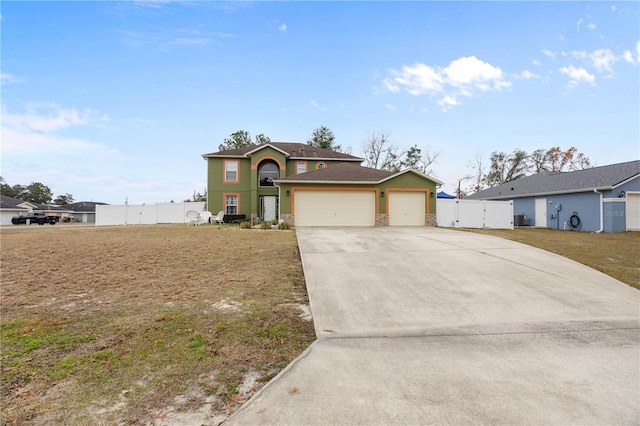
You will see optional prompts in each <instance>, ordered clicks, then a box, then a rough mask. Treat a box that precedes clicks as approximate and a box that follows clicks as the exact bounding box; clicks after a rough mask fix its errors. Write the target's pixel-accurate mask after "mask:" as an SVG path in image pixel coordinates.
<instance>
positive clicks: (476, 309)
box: [225, 227, 640, 425]
mask: <svg viewBox="0 0 640 426" xmlns="http://www.w3.org/2000/svg"><path fill="white" fill-rule="evenodd" d="M297 235H298V243H299V246H300V251H301V255H302V262H303V267H304V272H305V278H306V282H307V288H308V291H309V298H310V302H311V310H312V313H313V316H314V324H315V327H316V334H317V336H318V340H317V341H316V342H314V343H313V344H312V345H311V346H310V347H309V348H308V349H307V351H305V352H304V353H303V354H302V355H301V356H300V357H299V358H298V359H297V360H295V361H294V362H293V363H291V364H290V365H289V366H288V367H287V368H286V369H285V370H284V371H283V372H282V373H280V374H279V375H278V376H277V377H275V378H274V379H273V380H272V381H271V382H270V383H268V384H267V385H266V386H265V387H264V388H263V389H262V390H260V391H259V392H258V393H257V394H256V395H255V396H254V397H253V398H252V399H251V400H250V401H249V402H248V403H246V404H245V405H244V406H243V407H242V408H241V409H240V410H239V411H238V412H236V413H235V414H234V415H233V416H231V417H230V418H229V419H228V420H227V422H225V424H229V425H235V424H242V425H247V424H251V425H253V424H287V425H304V424H313V425H326V424H375V425H383V424H385V425H386V424H456V425H457V424H487V423H489V424H638V423H640V408H639V403H638V401H640V375H639V370H640V368H639V366H640V292H638V291H637V290H635V289H633V288H631V287H629V286H626V285H625V284H623V283H620V282H619V281H616V280H614V279H613V278H611V277H608V276H606V275H604V274H601V273H599V272H597V271H595V270H593V269H590V268H587V267H585V266H583V265H581V264H578V263H576V262H573V261H571V260H568V259H565V258H562V257H560V256H557V255H554V254H551V253H548V252H545V251H542V250H538V249H535V248H532V247H528V246H524V245H521V244H518V243H514V242H511V241H507V240H503V239H499V238H494V237H488V236H482V235H477V234H472V233H466V232H459V231H452V230H443V229H437V228H429V227H424V228H363V229H358V228H299V229H297Z"/></svg>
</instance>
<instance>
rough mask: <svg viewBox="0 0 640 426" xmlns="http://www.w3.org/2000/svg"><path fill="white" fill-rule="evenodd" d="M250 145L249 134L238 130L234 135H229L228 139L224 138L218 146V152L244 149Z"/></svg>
mask: <svg viewBox="0 0 640 426" xmlns="http://www.w3.org/2000/svg"><path fill="white" fill-rule="evenodd" d="M251 145H252V143H251V135H250V134H249V132H247V131H245V130H238V131H237V132H235V133H231V135H229V137H228V138H225V140H224V142H223V143H222V144H221V145H220V146H218V150H220V151H227V150H229V149H237V148H244V147H247V146H251Z"/></svg>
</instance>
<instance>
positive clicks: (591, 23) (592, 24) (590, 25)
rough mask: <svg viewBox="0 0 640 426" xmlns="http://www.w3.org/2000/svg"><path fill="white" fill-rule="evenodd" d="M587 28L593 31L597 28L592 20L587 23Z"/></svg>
mask: <svg viewBox="0 0 640 426" xmlns="http://www.w3.org/2000/svg"><path fill="white" fill-rule="evenodd" d="M587 28H589V29H590V30H591V31H593V30H595V29H596V28H598V26H597V25H596V24H594V23H593V22H589V25H587Z"/></svg>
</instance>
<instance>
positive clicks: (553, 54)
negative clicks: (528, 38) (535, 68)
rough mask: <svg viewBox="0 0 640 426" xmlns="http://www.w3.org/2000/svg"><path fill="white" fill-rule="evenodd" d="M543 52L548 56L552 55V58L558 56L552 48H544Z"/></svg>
mask: <svg viewBox="0 0 640 426" xmlns="http://www.w3.org/2000/svg"><path fill="white" fill-rule="evenodd" d="M542 54H543V55H544V56H548V57H550V58H552V59H555V58H556V54H555V53H554V52H553V51H551V50H547V49H543V50H542Z"/></svg>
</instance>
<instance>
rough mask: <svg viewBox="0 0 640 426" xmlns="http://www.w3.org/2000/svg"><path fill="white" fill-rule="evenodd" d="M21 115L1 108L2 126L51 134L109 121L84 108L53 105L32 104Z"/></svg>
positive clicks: (97, 113) (103, 116) (107, 118)
mask: <svg viewBox="0 0 640 426" xmlns="http://www.w3.org/2000/svg"><path fill="white" fill-rule="evenodd" d="M25 109H26V112H25V113H22V114H14V113H9V112H7V111H5V110H4V108H3V116H2V124H3V125H5V124H6V125H9V126H10V127H14V128H16V127H20V128H23V129H29V131H31V132H32V133H46V132H53V131H56V130H59V129H63V128H66V127H71V126H84V125H89V124H99V123H104V122H108V121H109V117H108V116H107V115H104V114H100V112H99V111H96V110H93V109H90V108H85V109H83V110H78V109H76V108H62V107H60V106H58V105H57V104H54V103H49V104H43V103H32V104H28V105H27V106H26V108H25Z"/></svg>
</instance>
